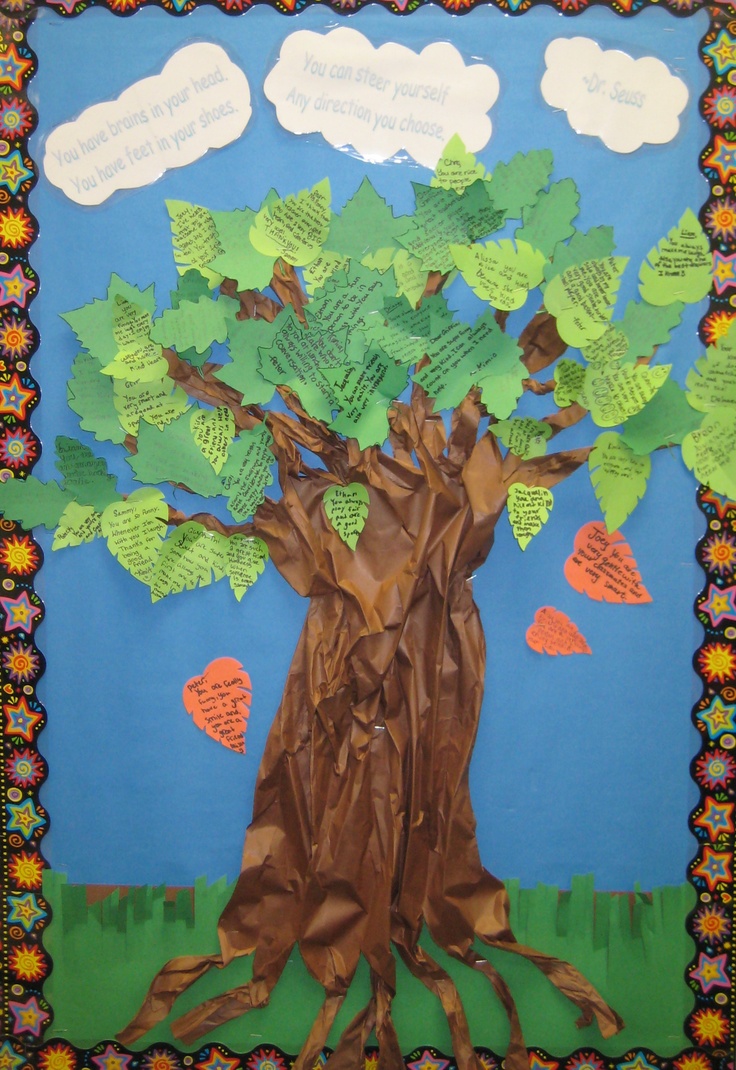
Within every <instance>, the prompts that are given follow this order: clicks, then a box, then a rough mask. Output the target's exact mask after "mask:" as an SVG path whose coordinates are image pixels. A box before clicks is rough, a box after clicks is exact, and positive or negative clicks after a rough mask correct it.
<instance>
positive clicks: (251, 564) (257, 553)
mask: <svg viewBox="0 0 736 1070" xmlns="http://www.w3.org/2000/svg"><path fill="white" fill-rule="evenodd" d="M267 561H268V547H267V546H266V544H265V542H263V540H262V539H258V538H256V537H255V536H253V535H240V534H235V535H231V536H230V538H229V539H228V541H227V573H228V576H229V577H230V587H231V588H232V591H233V594H234V595H235V597H236V598H237V600H238V601H240V599H241V598H242V597H243V595H244V594H245V592H246V591H247V590H248V588H249V587H252V586H253V584H254V583H255V582H256V580H257V579H258V577H259V576H260V574H261V573H262V572H263V570H264V568H265V567H266V562H267Z"/></svg>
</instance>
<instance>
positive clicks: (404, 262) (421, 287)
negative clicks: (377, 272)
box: [393, 249, 429, 308]
mask: <svg viewBox="0 0 736 1070" xmlns="http://www.w3.org/2000/svg"><path fill="white" fill-rule="evenodd" d="M393 269H394V278H395V279H396V296H397V297H405V298H406V300H407V301H408V302H409V304H410V305H411V306H412V308H416V307H417V305H418V304H419V302H420V301H421V299H422V295H423V294H424V291H425V290H426V288H427V280H428V279H429V272H428V271H425V270H424V268H423V267H422V262H421V260H417V258H416V257H415V256H412V255H411V253H408V252H407V251H406V249H399V251H398V252H397V253H396V256H395V257H394V259H393Z"/></svg>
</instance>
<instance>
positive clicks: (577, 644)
mask: <svg viewBox="0 0 736 1070" xmlns="http://www.w3.org/2000/svg"><path fill="white" fill-rule="evenodd" d="M526 641H527V643H528V644H529V646H530V647H531V648H532V650H536V651H537V653H539V654H590V653H592V651H591V649H590V647H589V646H588V643H587V641H586V639H585V636H584V635H582V634H581V632H580V631H579V629H578V627H577V625H576V624H573V622H572V621H571V620H570V618H569V617H568V616H567V614H566V613H563V612H562V611H561V610H559V609H554V608H553V607H552V606H542V607H541V608H540V609H538V610H537V612H536V613H535V614H534V623H533V624H530V625H529V627H528V628H527V630H526Z"/></svg>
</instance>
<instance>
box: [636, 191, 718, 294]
mask: <svg viewBox="0 0 736 1070" xmlns="http://www.w3.org/2000/svg"><path fill="white" fill-rule="evenodd" d="M647 259H648V263H646V262H645V263H643V264H642V266H641V269H640V271H639V282H640V285H639V292H640V293H641V296H642V297H643V298H644V300H645V301H648V302H649V304H650V305H670V304H672V302H673V301H685V302H686V303H693V302H695V301H700V300H702V298H703V297H705V296H706V294H707V293H708V291H709V290H710V288H711V285H712V270H713V262H712V257H711V252H710V244H709V242H708V238H707V236H706V234H705V232H704V231H703V228H702V227H701V225H700V223H699V222H698V220H697V218H696V216H695V215H694V214H693V213H692V211H691V210H690V209H689V208H688V210H687V211H686V212H685V214H684V215H683V217H682V219H681V220H680V222H679V224H678V226H676V227H674V228H673V229H672V230H671V231H670V232H669V234H668V235H667V237H666V238H664V239H663V240H662V241H661V242H660V243H659V245H658V246H656V247H655V248H654V249H651V250H650V252H649V256H648V258H647Z"/></svg>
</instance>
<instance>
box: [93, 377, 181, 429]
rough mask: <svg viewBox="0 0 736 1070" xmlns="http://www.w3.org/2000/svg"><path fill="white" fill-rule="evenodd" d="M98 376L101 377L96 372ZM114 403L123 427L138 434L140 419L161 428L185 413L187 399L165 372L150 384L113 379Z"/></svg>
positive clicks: (179, 387)
mask: <svg viewBox="0 0 736 1070" xmlns="http://www.w3.org/2000/svg"><path fill="white" fill-rule="evenodd" d="M97 378H98V379H100V378H101V376H100V375H99V374H98V375H97ZM103 382H104V380H103ZM113 404H114V407H115V411H116V413H117V415H118V419H119V422H120V425H121V426H122V428H123V430H124V431H125V432H126V433H127V434H129V435H137V434H138V429H139V427H140V422H141V420H144V421H145V422H146V423H148V424H152V425H153V426H154V427H157V428H158V429H159V431H160V430H161V429H162V428H164V427H165V426H166V425H167V424H170V423H171V421H172V420H176V419H177V417H179V416H181V414H182V413H184V412H186V411H187V409H188V408H189V404H190V402H189V398H188V397H187V394H186V392H185V391H184V389H183V388H182V387H181V386H179V384H178V383H175V382H174V380H173V379H170V378H169V377H168V375H167V376H166V377H165V378H163V379H160V380H158V381H157V382H152V383H129V382H128V381H127V380H125V379H114V380H113ZM82 426H84V424H82ZM88 430H89V429H88Z"/></svg>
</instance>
